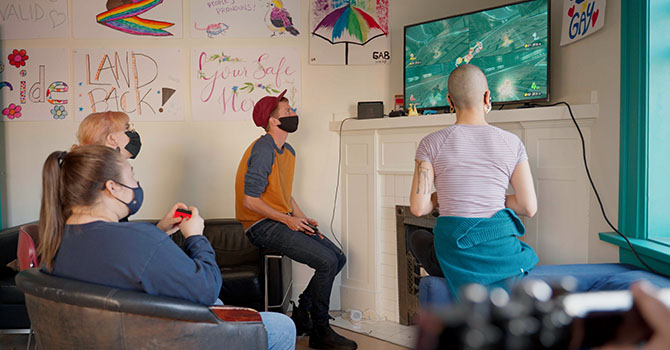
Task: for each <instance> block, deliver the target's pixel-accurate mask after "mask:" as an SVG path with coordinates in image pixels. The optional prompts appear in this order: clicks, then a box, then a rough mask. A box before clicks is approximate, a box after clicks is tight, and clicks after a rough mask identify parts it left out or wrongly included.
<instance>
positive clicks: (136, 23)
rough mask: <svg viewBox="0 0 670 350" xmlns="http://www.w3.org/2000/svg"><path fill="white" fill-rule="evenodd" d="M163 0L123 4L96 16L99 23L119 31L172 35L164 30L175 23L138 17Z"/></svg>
mask: <svg viewBox="0 0 670 350" xmlns="http://www.w3.org/2000/svg"><path fill="white" fill-rule="evenodd" d="M162 2H163V0H141V1H137V2H135V3H132V4H126V5H121V6H119V7H116V8H113V9H111V10H109V11H105V12H102V13H100V14H98V15H97V16H95V19H96V21H97V22H98V23H100V24H102V25H105V26H108V27H110V28H113V29H116V30H118V31H121V32H124V33H128V34H134V35H150V36H171V35H172V33H170V32H168V31H165V30H163V28H167V27H170V26H172V25H174V23H169V22H161V21H154V20H150V19H143V18H139V17H137V15H139V14H142V13H144V12H147V11H149V10H151V9H152V8H154V7H156V6H158V5H160V4H161V3H162Z"/></svg>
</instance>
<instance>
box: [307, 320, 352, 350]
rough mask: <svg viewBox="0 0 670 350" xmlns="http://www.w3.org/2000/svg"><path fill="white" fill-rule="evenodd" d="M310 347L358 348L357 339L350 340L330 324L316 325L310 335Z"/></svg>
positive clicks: (342, 349)
mask: <svg viewBox="0 0 670 350" xmlns="http://www.w3.org/2000/svg"><path fill="white" fill-rule="evenodd" d="M309 347H310V348H312V349H329V350H354V349H357V348H358V345H357V344H356V342H355V341H353V340H349V339H347V338H345V337H343V336H341V335H339V334H337V333H335V331H334V330H333V329H332V328H330V325H329V324H327V325H325V326H314V330H312V334H310V336H309Z"/></svg>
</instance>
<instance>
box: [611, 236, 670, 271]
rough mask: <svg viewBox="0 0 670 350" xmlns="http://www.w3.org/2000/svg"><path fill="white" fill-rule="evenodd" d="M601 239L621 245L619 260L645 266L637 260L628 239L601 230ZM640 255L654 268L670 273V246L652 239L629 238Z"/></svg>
mask: <svg viewBox="0 0 670 350" xmlns="http://www.w3.org/2000/svg"><path fill="white" fill-rule="evenodd" d="M599 236H600V240H601V241H605V242H607V243H611V244H614V245H616V246H618V247H619V261H620V262H621V263H624V264H630V265H635V266H638V267H641V268H644V266H643V265H642V264H641V263H640V262H639V261H638V260H637V258H636V257H635V255H634V254H633V252H632V251H631V250H630V247H629V246H628V244H627V243H626V241H625V240H624V239H623V238H621V236H619V235H618V234H616V233H612V232H601V233H600V234H599ZM628 240H629V241H630V243H631V245H632V246H633V247H634V248H635V251H636V252H637V254H638V255H640V257H641V258H642V260H644V262H645V263H647V265H649V266H651V268H653V269H654V270H656V271H658V272H660V273H664V274H670V246H667V245H665V244H661V243H657V242H654V241H651V240H646V239H639V238H628Z"/></svg>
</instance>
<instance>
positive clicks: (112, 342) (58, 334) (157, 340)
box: [16, 268, 268, 350]
mask: <svg viewBox="0 0 670 350" xmlns="http://www.w3.org/2000/svg"><path fill="white" fill-rule="evenodd" d="M16 283H17V286H18V288H19V289H20V290H21V291H23V292H24V293H25V298H26V306H27V308H28V313H29V314H30V320H31V322H32V327H33V330H34V331H35V338H36V340H37V346H38V348H39V349H149V348H156V349H204V350H206V349H236V350H246V349H250V350H251V349H254V350H255V349H267V347H268V344H267V333H266V331H265V327H264V326H263V324H262V322H261V317H260V315H259V314H258V312H257V311H255V310H252V309H246V308H238V307H230V306H214V307H207V306H203V305H200V304H196V303H192V302H189V301H185V300H181V299H174V298H168V297H161V296H153V295H149V294H146V293H141V292H134V291H125V290H119V289H116V288H110V287H106V286H100V285H96V284H90V283H85V282H79V281H75V280H70V279H65V278H59V277H55V276H51V275H48V274H45V273H42V272H40V271H39V269H37V268H33V269H28V270H25V271H22V272H20V273H19V274H18V275H17V276H16Z"/></svg>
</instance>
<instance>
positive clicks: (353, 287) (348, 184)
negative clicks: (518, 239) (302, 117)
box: [329, 104, 599, 321]
mask: <svg viewBox="0 0 670 350" xmlns="http://www.w3.org/2000/svg"><path fill="white" fill-rule="evenodd" d="M572 111H573V112H574V115H575V119H576V120H577V122H578V124H579V125H580V128H581V130H582V133H583V135H584V138H585V145H586V154H587V157H588V155H589V149H590V138H591V136H590V135H591V126H592V125H593V123H594V122H595V121H596V119H597V118H598V114H599V108H598V105H597V104H589V105H575V106H572ZM487 120H488V121H489V123H491V124H493V125H495V126H498V127H500V128H502V129H505V130H507V131H509V132H512V133H514V134H516V135H518V136H519V138H521V140H522V141H523V142H524V144H525V145H526V150H527V153H528V159H529V162H530V166H531V171H532V173H533V180H534V184H535V188H536V192H537V195H538V213H537V215H535V216H534V217H533V218H532V219H528V218H526V219H524V223H525V224H526V229H527V232H526V235H525V236H524V238H523V239H524V241H525V242H526V243H528V244H530V245H531V246H532V247H533V248H534V249H535V251H536V252H537V254H538V256H539V257H540V263H541V264H559V263H586V262H588V229H589V213H588V212H589V200H590V198H589V195H590V190H589V186H588V180H587V178H586V173H585V171H584V168H583V162H582V151H581V140H580V138H579V134H578V133H577V130H576V128H575V126H574V124H573V122H572V120H571V118H570V114H569V113H568V109H567V107H565V106H564V105H561V106H555V107H538V108H527V109H505V110H500V111H498V110H494V111H491V112H490V113H489V114H488V115H487ZM454 122H455V116H454V115H449V114H441V115H429V116H416V117H397V118H380V119H367V120H357V119H354V120H346V121H345V122H344V124H341V123H342V121H332V122H330V125H329V129H330V130H331V131H334V132H339V130H340V127H342V135H341V137H342V149H341V152H342V169H341V170H342V172H341V174H342V175H341V178H340V181H341V191H342V192H341V194H342V197H341V198H342V201H341V202H340V206H341V207H340V212H341V213H342V217H341V220H342V238H343V242H342V243H343V245H344V249H345V253H346V254H347V260H348V263H347V265H346V267H345V269H344V270H343V271H342V286H341V307H342V309H343V310H346V309H358V310H367V309H371V310H374V311H376V312H377V313H378V314H379V315H381V316H383V317H384V316H385V317H387V318H388V319H389V320H392V321H398V280H397V278H398V277H397V276H398V274H397V271H398V266H397V252H396V223H395V205H409V192H410V187H411V181H412V174H413V171H414V155H415V152H416V148H417V146H418V144H419V142H420V141H421V139H422V138H423V137H424V136H426V135H428V134H429V133H431V132H434V131H437V130H440V129H442V128H444V127H446V126H448V125H451V124H453V123H454ZM400 268H406V267H400Z"/></svg>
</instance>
